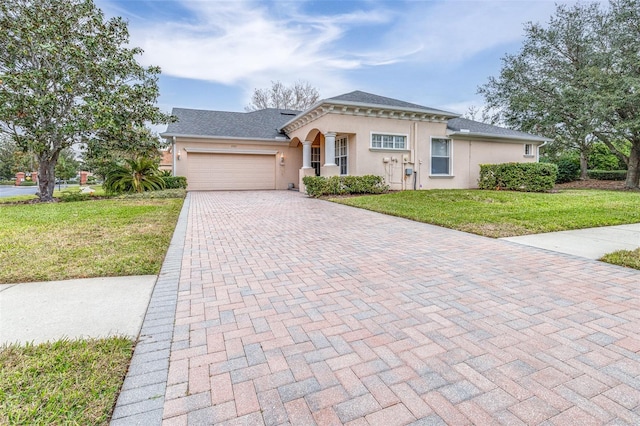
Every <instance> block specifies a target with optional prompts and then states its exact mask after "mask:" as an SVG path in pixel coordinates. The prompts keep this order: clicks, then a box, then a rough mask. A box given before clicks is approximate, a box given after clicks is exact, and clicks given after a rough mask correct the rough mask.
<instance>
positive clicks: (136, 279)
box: [0, 275, 156, 345]
mask: <svg viewBox="0 0 640 426" xmlns="http://www.w3.org/2000/svg"><path fill="white" fill-rule="evenodd" d="M155 283H156V276H155V275H142V276H133V277H114V278H90V279H76V280H66V281H48V282H35V283H23V284H0V345H2V344H10V343H20V344H24V343H28V342H30V343H36V344H37V343H43V342H47V341H56V340H60V339H64V338H68V339H79V338H85V337H106V336H113V335H120V336H129V337H132V338H136V337H137V336H138V333H139V332H140V327H141V325H142V320H143V319H144V315H145V312H146V311H147V306H148V305H149V298H150V297H151V291H152V290H153V286H154V284H155Z"/></svg>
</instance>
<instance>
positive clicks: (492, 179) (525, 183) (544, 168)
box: [478, 163, 558, 192]
mask: <svg viewBox="0 0 640 426" xmlns="http://www.w3.org/2000/svg"><path fill="white" fill-rule="evenodd" d="M557 175H558V166H556V165H555V164H549V163H502V164H481V165H480V178H479V179H478V187H479V188H480V189H497V190H499V189H506V190H510V191H523V192H544V191H549V190H550V189H551V188H553V184H554V183H555V181H556V176H557Z"/></svg>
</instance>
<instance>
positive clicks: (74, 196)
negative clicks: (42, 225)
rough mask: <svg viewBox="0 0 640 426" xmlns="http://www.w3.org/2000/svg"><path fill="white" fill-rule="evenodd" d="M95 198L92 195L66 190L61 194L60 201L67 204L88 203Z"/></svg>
mask: <svg viewBox="0 0 640 426" xmlns="http://www.w3.org/2000/svg"><path fill="white" fill-rule="evenodd" d="M92 198H93V195H91V193H87V192H80V191H77V190H76V191H73V190H69V189H67V190H65V191H62V193H61V194H60V201H62V202H65V203H70V202H76V201H87V200H90V199H92Z"/></svg>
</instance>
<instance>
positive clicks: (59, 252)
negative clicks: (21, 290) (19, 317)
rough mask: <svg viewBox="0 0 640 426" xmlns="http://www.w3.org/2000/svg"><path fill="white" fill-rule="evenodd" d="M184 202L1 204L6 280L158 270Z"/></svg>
mask: <svg viewBox="0 0 640 426" xmlns="http://www.w3.org/2000/svg"><path fill="white" fill-rule="evenodd" d="M182 201H183V200H182V199H180V198H167V199H126V198H124V199H98V200H91V201H83V202H69V203H38V204H0V218H2V220H1V221H0V265H2V268H0V283H15V282H28V281H51V280H61V279H70V278H87V277H102V276H125V275H146V274H157V273H158V272H159V271H160V267H161V266H162V261H163V259H164V255H165V253H166V250H167V247H168V246H169V242H170V241H171V236H172V234H173V230H174V228H175V224H176V221H177V218H178V215H179V213H180V209H181V207H182Z"/></svg>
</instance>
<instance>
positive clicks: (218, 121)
mask: <svg viewBox="0 0 640 426" xmlns="http://www.w3.org/2000/svg"><path fill="white" fill-rule="evenodd" d="M298 113H299V111H294V110H285V109H275V108H267V109H262V110H258V111H252V112H228V111H207V110H201V109H188V108H173V110H172V111H171V114H173V115H174V116H176V117H177V118H178V121H177V122H175V123H169V125H168V126H167V130H166V132H164V133H163V134H162V135H163V136H218V137H232V138H249V139H275V138H276V137H285V138H287V136H286V135H285V134H283V133H280V132H279V131H278V129H279V128H280V127H282V125H283V124H284V123H286V122H287V121H289V120H290V119H291V118H293V117H294V116H295V115H297V114H298Z"/></svg>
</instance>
